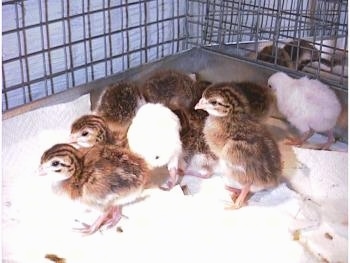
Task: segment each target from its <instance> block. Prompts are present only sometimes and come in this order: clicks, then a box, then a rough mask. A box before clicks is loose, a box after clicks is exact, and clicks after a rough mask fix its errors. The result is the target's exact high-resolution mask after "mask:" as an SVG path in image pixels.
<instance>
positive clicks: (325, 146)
mask: <svg viewBox="0 0 350 263" xmlns="http://www.w3.org/2000/svg"><path fill="white" fill-rule="evenodd" d="M334 142H335V138H334V134H333V129H332V130H329V131H328V139H327V142H326V143H324V144H321V145H320V147H319V149H320V150H329V147H331V145H332V144H333V143H334Z"/></svg>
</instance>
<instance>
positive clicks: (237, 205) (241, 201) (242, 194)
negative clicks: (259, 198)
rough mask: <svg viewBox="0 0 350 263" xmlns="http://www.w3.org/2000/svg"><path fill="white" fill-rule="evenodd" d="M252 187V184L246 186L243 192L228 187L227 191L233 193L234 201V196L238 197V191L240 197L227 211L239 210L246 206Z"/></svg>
mask: <svg viewBox="0 0 350 263" xmlns="http://www.w3.org/2000/svg"><path fill="white" fill-rule="evenodd" d="M250 186H251V184H246V185H244V187H243V188H242V190H239V189H236V188H232V187H229V186H226V189H227V190H229V191H232V192H233V195H232V196H231V198H232V200H234V195H236V194H237V192H238V191H239V192H240V193H239V195H238V197H237V198H235V200H234V202H233V204H232V205H231V206H229V207H227V208H226V209H239V208H241V207H242V206H244V204H245V201H246V197H247V195H248V194H249V191H250Z"/></svg>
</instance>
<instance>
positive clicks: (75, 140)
mask: <svg viewBox="0 0 350 263" xmlns="http://www.w3.org/2000/svg"><path fill="white" fill-rule="evenodd" d="M77 142H78V140H77V138H76V136H75V135H74V134H71V135H69V138H68V143H77Z"/></svg>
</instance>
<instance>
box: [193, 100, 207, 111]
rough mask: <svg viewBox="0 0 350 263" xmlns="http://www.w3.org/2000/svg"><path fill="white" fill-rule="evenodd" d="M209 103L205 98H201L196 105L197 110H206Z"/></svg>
mask: <svg viewBox="0 0 350 263" xmlns="http://www.w3.org/2000/svg"><path fill="white" fill-rule="evenodd" d="M206 105H207V100H206V99H204V98H201V99H200V100H199V101H198V103H197V104H196V106H194V109H195V110H204V109H205V108H206Z"/></svg>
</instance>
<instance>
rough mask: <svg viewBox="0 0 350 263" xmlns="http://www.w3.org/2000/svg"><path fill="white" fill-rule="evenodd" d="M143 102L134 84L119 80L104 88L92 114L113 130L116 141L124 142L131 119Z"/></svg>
mask: <svg viewBox="0 0 350 263" xmlns="http://www.w3.org/2000/svg"><path fill="white" fill-rule="evenodd" d="M144 103H145V101H144V98H143V96H142V95H141V94H140V92H139V88H138V86H137V85H136V84H134V83H131V82H126V81H121V82H118V83H116V84H113V85H109V86H107V87H106V88H105V90H104V91H103V92H102V94H101V96H100V98H99V100H98V103H97V106H96V108H95V110H94V114H96V115H98V116H101V117H103V118H104V120H105V121H106V123H107V125H108V127H109V128H110V129H111V130H112V131H113V132H114V134H115V137H116V140H117V142H125V141H126V133H127V130H128V128H129V125H130V123H131V120H132V118H133V117H134V116H135V114H136V111H137V109H138V108H139V107H140V106H141V105H143V104H144Z"/></svg>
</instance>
